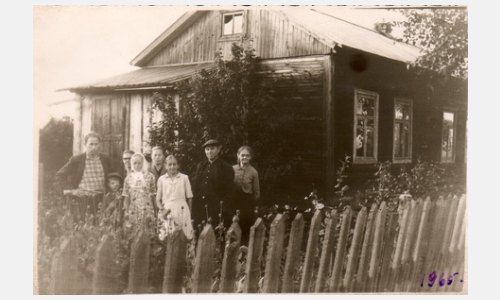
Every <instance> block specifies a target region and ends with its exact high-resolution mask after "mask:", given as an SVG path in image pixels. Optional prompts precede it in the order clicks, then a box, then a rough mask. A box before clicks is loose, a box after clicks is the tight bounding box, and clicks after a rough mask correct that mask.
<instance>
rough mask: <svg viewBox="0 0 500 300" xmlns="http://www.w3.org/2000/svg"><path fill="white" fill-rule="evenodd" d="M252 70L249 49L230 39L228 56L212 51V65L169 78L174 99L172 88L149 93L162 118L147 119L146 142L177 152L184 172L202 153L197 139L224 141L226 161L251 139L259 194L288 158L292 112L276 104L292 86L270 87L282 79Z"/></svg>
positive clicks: (287, 168)
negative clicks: (185, 77) (189, 75)
mask: <svg viewBox="0 0 500 300" xmlns="http://www.w3.org/2000/svg"><path fill="white" fill-rule="evenodd" d="M258 73H259V62H258V59H257V58H256V57H255V55H254V51H253V50H244V49H243V48H242V47H240V46H238V45H236V44H233V46H232V58H231V60H227V61H226V60H224V59H223V57H222V55H221V53H218V54H217V56H216V58H215V63H214V66H213V67H211V68H207V69H204V70H202V71H201V72H200V73H199V74H198V75H196V76H194V77H193V78H191V79H189V80H186V81H182V82H179V83H177V84H175V87H174V93H175V94H177V95H178V96H179V103H178V104H177V103H176V98H175V97H176V96H174V94H173V93H172V92H170V93H159V92H158V93H155V94H154V95H153V100H154V104H153V106H154V108H155V109H157V110H159V111H160V112H161V113H162V114H163V120H161V121H158V122H156V123H154V124H152V126H151V128H150V144H151V145H153V146H154V145H161V146H163V147H164V148H165V149H167V150H168V151H169V152H171V153H174V154H175V155H176V156H178V157H179V158H180V160H181V163H182V166H183V169H184V171H185V172H187V173H188V174H190V173H192V172H193V171H194V169H195V166H196V164H197V163H198V162H200V161H202V160H203V159H205V157H204V153H203V151H202V150H201V145H202V144H203V143H204V141H206V140H207V139H209V138H216V139H218V140H219V141H220V142H221V143H222V144H223V145H224V147H223V149H222V157H223V158H224V159H225V160H226V161H228V162H233V161H235V160H236V157H235V156H236V150H237V149H238V148H239V147H240V146H241V145H245V144H247V145H251V146H252V148H253V149H254V160H253V163H254V165H255V166H256V168H257V169H258V170H259V175H260V179H261V186H262V187H263V191H262V193H261V194H263V195H264V197H265V195H266V194H269V191H274V190H275V189H274V186H275V185H276V184H277V181H278V180H277V179H278V178H280V177H282V175H284V174H286V173H287V172H289V171H290V165H291V164H293V159H294V153H293V149H294V147H293V146H292V144H293V143H294V142H295V141H294V139H293V138H290V133H289V132H290V130H291V128H292V124H294V122H293V118H294V116H293V114H292V113H284V112H283V109H282V107H283V106H282V105H281V104H280V103H281V102H280V101H283V99H285V98H286V95H289V94H290V93H292V91H290V90H285V89H278V88H276V86H279V84H278V83H279V81H280V80H285V79H270V78H266V79H265V80H263V78H262V76H259V74H258ZM286 80H293V78H289V77H287V78H286ZM176 105H178V106H179V112H178V111H177V107H176ZM273 196H276V195H275V194H273Z"/></svg>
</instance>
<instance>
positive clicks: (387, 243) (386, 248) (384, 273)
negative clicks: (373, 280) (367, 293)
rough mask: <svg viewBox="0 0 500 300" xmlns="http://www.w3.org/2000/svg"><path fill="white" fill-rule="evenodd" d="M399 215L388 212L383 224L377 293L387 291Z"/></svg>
mask: <svg viewBox="0 0 500 300" xmlns="http://www.w3.org/2000/svg"><path fill="white" fill-rule="evenodd" d="M398 217H399V214H398V213H395V212H388V215H387V218H386V219H387V223H386V224H385V233H384V237H383V244H382V262H381V268H380V274H379V278H378V281H377V289H376V290H377V292H385V291H387V289H388V285H389V282H390V278H389V276H390V264H391V256H392V253H393V251H394V247H395V243H394V239H395V237H396V236H397V235H396V234H397V226H398Z"/></svg>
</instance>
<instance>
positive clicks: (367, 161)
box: [352, 89, 379, 164]
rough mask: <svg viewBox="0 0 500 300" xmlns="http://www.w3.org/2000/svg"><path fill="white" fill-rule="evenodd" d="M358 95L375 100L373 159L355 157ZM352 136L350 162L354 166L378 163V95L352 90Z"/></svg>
mask: <svg viewBox="0 0 500 300" xmlns="http://www.w3.org/2000/svg"><path fill="white" fill-rule="evenodd" d="M358 95H367V96H370V97H374V98H375V116H374V120H373V121H374V122H373V124H374V127H375V134H374V135H373V145H374V147H373V148H374V149H373V156H374V157H373V158H372V157H370V158H366V157H357V156H356V126H357V124H358V122H357V121H358V120H357V114H356V107H357V104H358ZM353 108H354V109H353V121H354V122H353V126H352V127H353V129H352V132H353V136H352V161H353V163H354V164H375V163H377V161H378V112H379V94H378V93H376V92H372V91H367V90H362V89H354V107H353Z"/></svg>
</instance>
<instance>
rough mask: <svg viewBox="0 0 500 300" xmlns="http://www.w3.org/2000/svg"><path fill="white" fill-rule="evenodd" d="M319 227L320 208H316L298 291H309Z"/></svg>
mask: <svg viewBox="0 0 500 300" xmlns="http://www.w3.org/2000/svg"><path fill="white" fill-rule="evenodd" d="M320 227H321V210H319V209H318V210H316V211H315V212H314V215H313V217H312V220H311V225H310V227H309V238H308V239H307V246H306V254H305V258H304V267H303V269H302V280H301V281H300V292H301V293H307V292H309V288H310V284H311V278H312V276H313V274H312V270H313V268H314V258H315V257H316V249H317V248H318V242H319V230H320Z"/></svg>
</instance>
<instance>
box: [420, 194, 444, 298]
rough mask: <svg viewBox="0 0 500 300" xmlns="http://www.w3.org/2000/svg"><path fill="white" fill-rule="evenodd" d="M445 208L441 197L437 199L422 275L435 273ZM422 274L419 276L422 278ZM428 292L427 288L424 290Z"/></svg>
mask: <svg viewBox="0 0 500 300" xmlns="http://www.w3.org/2000/svg"><path fill="white" fill-rule="evenodd" d="M445 214H446V207H445V200H444V198H443V197H442V196H440V197H439V198H438V200H437V201H436V203H435V205H434V209H433V212H432V215H431V217H432V218H431V220H429V221H430V222H429V223H431V226H430V227H429V231H428V233H429V237H428V240H429V242H428V246H427V249H426V251H425V255H423V256H424V260H423V262H422V271H423V273H424V274H427V275H428V274H429V273H430V272H432V271H435V267H436V265H435V263H436V260H437V256H438V255H439V247H440V245H441V242H442V238H443V237H442V232H443V229H444V226H443V223H444V222H446V218H445ZM424 274H419V275H421V276H424ZM425 291H426V292H427V291H428V288H426V290H425Z"/></svg>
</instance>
